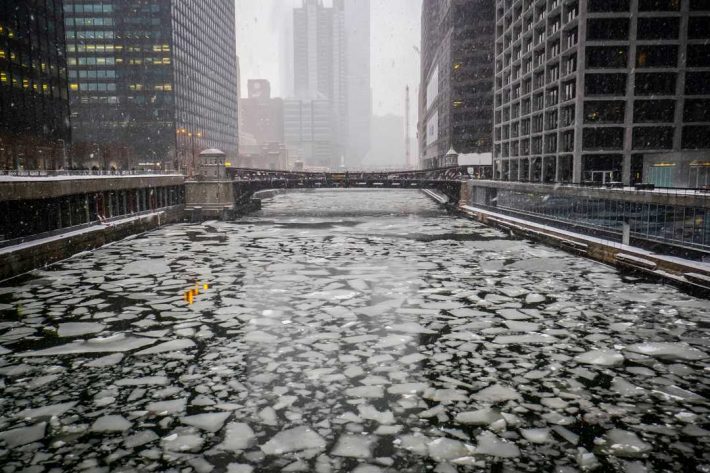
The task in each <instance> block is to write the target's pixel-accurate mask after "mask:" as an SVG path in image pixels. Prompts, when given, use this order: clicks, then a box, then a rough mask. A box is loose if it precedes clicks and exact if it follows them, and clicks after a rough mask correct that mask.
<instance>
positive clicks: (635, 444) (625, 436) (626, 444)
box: [606, 429, 653, 458]
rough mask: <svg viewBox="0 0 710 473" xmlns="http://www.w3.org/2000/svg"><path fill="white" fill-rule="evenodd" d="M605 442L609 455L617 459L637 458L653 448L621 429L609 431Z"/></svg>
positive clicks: (633, 434) (631, 433)
mask: <svg viewBox="0 0 710 473" xmlns="http://www.w3.org/2000/svg"><path fill="white" fill-rule="evenodd" d="M606 441H607V448H608V451H609V453H611V454H612V455H616V456H617V457H632V458H633V457H638V456H641V455H643V454H644V453H646V452H649V451H651V449H652V448H653V447H652V446H651V444H649V443H647V442H644V441H643V440H641V439H640V438H639V437H638V435H636V434H635V433H633V432H629V431H627V430H621V429H611V430H610V431H609V432H607V433H606Z"/></svg>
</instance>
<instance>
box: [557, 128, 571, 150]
mask: <svg viewBox="0 0 710 473" xmlns="http://www.w3.org/2000/svg"><path fill="white" fill-rule="evenodd" d="M560 138H561V143H560V146H561V149H560V151H562V152H567V153H569V152H572V151H574V131H572V130H570V131H565V132H564V133H562V134H561V135H560Z"/></svg>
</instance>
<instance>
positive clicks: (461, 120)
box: [418, 0, 495, 168]
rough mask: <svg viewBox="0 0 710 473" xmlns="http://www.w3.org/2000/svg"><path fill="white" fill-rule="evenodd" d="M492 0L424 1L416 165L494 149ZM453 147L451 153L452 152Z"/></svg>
mask: <svg viewBox="0 0 710 473" xmlns="http://www.w3.org/2000/svg"><path fill="white" fill-rule="evenodd" d="M494 37H495V5H494V0H446V1H444V0H424V1H423V3H422V36H421V38H422V39H421V82H420V94H419V123H418V128H419V150H420V166H421V167H422V168H435V167H440V166H445V165H451V164H456V163H454V162H449V157H450V156H455V155H456V153H459V154H470V153H480V154H488V153H491V152H492V148H493V146H492V130H493V77H494V64H493V58H494V52H493V43H494ZM452 150H453V151H455V152H452Z"/></svg>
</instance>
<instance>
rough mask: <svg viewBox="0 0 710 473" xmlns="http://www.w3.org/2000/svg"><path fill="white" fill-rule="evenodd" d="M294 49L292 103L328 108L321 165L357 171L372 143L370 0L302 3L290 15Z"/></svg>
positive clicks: (317, 0) (313, 0) (315, 0)
mask: <svg viewBox="0 0 710 473" xmlns="http://www.w3.org/2000/svg"><path fill="white" fill-rule="evenodd" d="M293 48H294V53H293V67H294V75H293V76H294V91H295V98H297V99H298V100H300V101H307V100H317V101H319V102H321V101H328V102H329V103H330V112H329V113H330V115H331V118H330V120H329V123H330V134H331V142H332V145H331V149H332V154H331V158H330V163H326V164H324V165H325V166H328V167H337V166H339V165H340V161H341V156H342V157H344V158H345V163H346V164H347V165H351V166H358V165H359V164H360V162H361V161H362V159H363V157H364V156H365V155H366V154H367V151H368V147H369V141H370V140H369V132H370V115H371V90H370V1H369V0H334V2H333V7H332V8H331V7H328V8H326V7H324V6H323V2H322V0H304V1H303V6H302V7H301V8H296V9H294V13H293ZM320 106H321V103H319V104H316V105H315V108H320ZM314 146H315V147H318V146H317V145H314ZM319 160H322V159H321V158H319ZM306 164H309V163H306Z"/></svg>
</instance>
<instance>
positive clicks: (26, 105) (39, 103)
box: [0, 1, 71, 169]
mask: <svg viewBox="0 0 710 473" xmlns="http://www.w3.org/2000/svg"><path fill="white" fill-rule="evenodd" d="M48 25H51V28H48ZM70 136H71V128H70V126H69V102H68V97H67V70H66V58H65V44H64V19H63V15H62V3H61V2H59V1H57V2H29V1H19V2H18V1H10V2H7V1H4V2H0V169H58V168H62V167H64V166H65V165H66V164H65V150H66V147H67V146H68V145H69V140H70Z"/></svg>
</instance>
